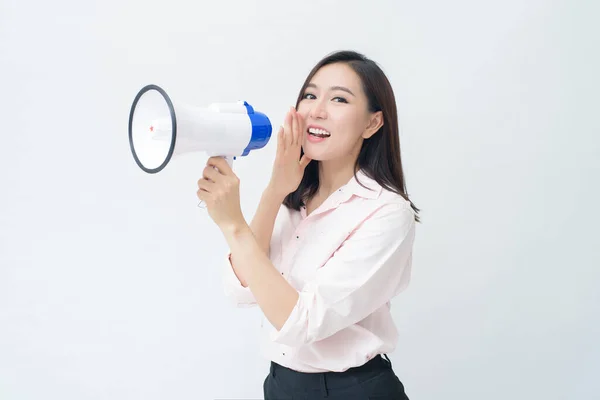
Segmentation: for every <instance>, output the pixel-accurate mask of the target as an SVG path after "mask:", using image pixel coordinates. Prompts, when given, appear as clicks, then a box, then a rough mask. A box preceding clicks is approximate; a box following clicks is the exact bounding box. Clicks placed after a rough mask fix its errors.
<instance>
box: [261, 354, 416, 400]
mask: <svg viewBox="0 0 600 400" xmlns="http://www.w3.org/2000/svg"><path fill="white" fill-rule="evenodd" d="M384 356H385V358H383V357H381V355H378V356H377V357H375V358H373V359H372V360H370V361H368V362H367V363H366V364H364V365H362V366H360V367H354V368H350V369H348V370H346V371H344V372H322V373H305V372H298V371H294V370H291V369H289V368H286V367H283V366H281V365H279V364H277V363H275V362H271V370H270V371H269V375H268V376H267V377H266V379H265V381H264V384H263V390H264V396H265V400H322V399H327V400H408V397H407V396H406V393H405V392H404V385H403V384H402V382H400V379H398V377H397V376H396V374H395V373H394V370H393V369H392V362H391V361H390V359H389V358H388V357H387V355H384Z"/></svg>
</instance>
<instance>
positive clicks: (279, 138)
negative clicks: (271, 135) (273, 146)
mask: <svg viewBox="0 0 600 400" xmlns="http://www.w3.org/2000/svg"><path fill="white" fill-rule="evenodd" d="M283 140H284V137H283V125H281V126H280V127H279V132H278V133H277V152H281V151H282V150H283V149H285V144H284V143H283Z"/></svg>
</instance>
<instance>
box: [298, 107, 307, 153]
mask: <svg viewBox="0 0 600 400" xmlns="http://www.w3.org/2000/svg"><path fill="white" fill-rule="evenodd" d="M296 115H297V116H298V143H299V144H300V145H302V142H303V141H304V135H306V121H305V120H304V117H303V116H302V114H300V113H298V112H297V113H296Z"/></svg>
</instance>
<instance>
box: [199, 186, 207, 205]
mask: <svg viewBox="0 0 600 400" xmlns="http://www.w3.org/2000/svg"><path fill="white" fill-rule="evenodd" d="M196 196H197V197H198V199H200V200H201V201H203V202H204V203H206V201H207V200H208V196H209V193H208V192H207V191H206V190H204V189H198V190H197V191H196Z"/></svg>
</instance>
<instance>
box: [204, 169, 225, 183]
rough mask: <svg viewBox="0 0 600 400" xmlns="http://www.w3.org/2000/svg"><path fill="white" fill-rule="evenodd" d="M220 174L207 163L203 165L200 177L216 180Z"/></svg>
mask: <svg viewBox="0 0 600 400" xmlns="http://www.w3.org/2000/svg"><path fill="white" fill-rule="evenodd" d="M220 175H221V174H220V173H219V171H217V170H216V169H214V168H213V167H211V166H210V165H207V166H206V167H204V170H203V171H202V177H203V178H205V179H208V180H210V181H212V182H216V181H217V180H218V179H219V176H220Z"/></svg>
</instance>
